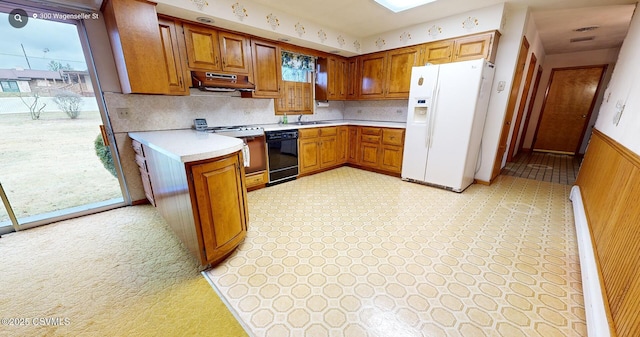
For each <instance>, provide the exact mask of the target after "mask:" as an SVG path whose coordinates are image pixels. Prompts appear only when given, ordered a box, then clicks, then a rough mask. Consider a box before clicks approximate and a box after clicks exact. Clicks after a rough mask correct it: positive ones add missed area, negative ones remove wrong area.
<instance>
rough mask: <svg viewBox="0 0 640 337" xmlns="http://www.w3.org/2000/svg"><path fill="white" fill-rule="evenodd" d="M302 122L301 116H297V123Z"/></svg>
mask: <svg viewBox="0 0 640 337" xmlns="http://www.w3.org/2000/svg"><path fill="white" fill-rule="evenodd" d="M300 122H302V114H300V116H298V123H300Z"/></svg>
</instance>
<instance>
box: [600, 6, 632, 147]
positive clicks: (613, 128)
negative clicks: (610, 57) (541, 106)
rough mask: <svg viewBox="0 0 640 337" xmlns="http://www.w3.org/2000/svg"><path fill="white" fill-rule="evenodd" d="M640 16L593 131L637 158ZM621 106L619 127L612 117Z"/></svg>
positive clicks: (608, 89) (622, 54)
mask: <svg viewBox="0 0 640 337" xmlns="http://www.w3.org/2000/svg"><path fill="white" fill-rule="evenodd" d="M638 60H640V14H639V13H638V11H636V12H635V13H634V15H633V19H632V20H631V25H630V26H629V32H628V34H627V37H626V38H625V40H624V43H623V44H622V48H621V49H620V53H619V56H618V61H617V63H616V67H615V70H614V71H613V75H612V76H611V80H610V82H609V86H608V88H607V90H606V91H605V93H604V97H605V98H604V100H603V102H602V105H601V106H600V109H599V115H598V119H597V121H596V125H595V127H596V129H598V130H600V131H602V132H603V133H604V134H606V135H607V136H609V137H611V138H613V139H614V140H615V141H617V142H619V143H620V144H622V145H623V146H625V147H627V148H628V149H630V150H631V151H633V152H634V153H636V154H639V155H640V80H639V79H638V77H639V76H640V67H639V66H638ZM616 105H619V106H624V110H623V112H622V116H621V118H620V120H619V122H618V123H615V122H614V117H615V116H616V113H617V111H618V110H619V109H617V108H616Z"/></svg>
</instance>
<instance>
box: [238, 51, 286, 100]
mask: <svg viewBox="0 0 640 337" xmlns="http://www.w3.org/2000/svg"><path fill="white" fill-rule="evenodd" d="M251 56H252V60H253V64H252V65H253V74H254V76H253V79H254V84H255V85H256V89H255V91H253V92H250V93H244V92H243V93H242V95H243V97H256V98H280V86H281V82H282V80H281V78H282V71H281V69H280V67H281V66H282V65H281V61H280V59H281V57H282V56H281V54H280V46H278V45H277V44H275V43H271V42H266V41H262V40H255V39H253V40H251Z"/></svg>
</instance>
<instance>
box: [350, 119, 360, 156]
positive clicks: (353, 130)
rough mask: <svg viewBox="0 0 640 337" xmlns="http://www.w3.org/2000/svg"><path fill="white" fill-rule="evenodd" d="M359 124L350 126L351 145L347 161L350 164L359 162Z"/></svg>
mask: <svg viewBox="0 0 640 337" xmlns="http://www.w3.org/2000/svg"><path fill="white" fill-rule="evenodd" d="M358 131H359V128H358V127H357V126H349V145H348V154H347V162H348V163H350V164H357V163H358V148H359V147H360V134H359V133H358Z"/></svg>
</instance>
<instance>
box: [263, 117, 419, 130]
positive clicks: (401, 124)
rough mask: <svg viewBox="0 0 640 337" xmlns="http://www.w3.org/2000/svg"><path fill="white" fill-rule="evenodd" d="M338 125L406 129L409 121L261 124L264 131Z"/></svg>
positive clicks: (345, 120)
mask: <svg viewBox="0 0 640 337" xmlns="http://www.w3.org/2000/svg"><path fill="white" fill-rule="evenodd" d="M303 122H304V118H303ZM338 125H358V126H373V127H384V128H400V129H404V128H406V126H407V123H405V122H385V121H366V120H355V119H338V120H327V121H316V124H303V125H298V124H296V123H295V122H291V123H289V124H264V125H259V126H262V127H263V128H264V131H278V130H292V129H304V128H320V127H325V126H338Z"/></svg>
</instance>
